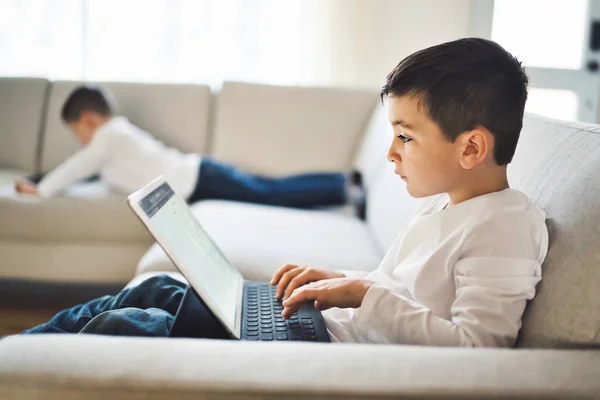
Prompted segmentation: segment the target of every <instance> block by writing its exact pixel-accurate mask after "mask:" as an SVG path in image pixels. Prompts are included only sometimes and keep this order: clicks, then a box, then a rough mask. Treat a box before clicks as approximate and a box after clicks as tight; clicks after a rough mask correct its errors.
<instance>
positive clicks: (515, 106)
mask: <svg viewBox="0 0 600 400" xmlns="http://www.w3.org/2000/svg"><path fill="white" fill-rule="evenodd" d="M527 83H528V79H527V75H526V74H525V70H524V68H523V66H522V65H521V63H520V62H519V61H518V60H517V59H516V58H515V57H513V56H512V55H511V54H510V53H508V52H507V51H506V50H504V49H503V48H502V47H501V46H500V45H498V44H497V43H495V42H492V41H490V40H485V39H479V38H467V39H460V40H455V41H452V42H448V43H443V44H440V45H437V46H433V47H429V48H427V49H424V50H421V51H418V52H416V53H414V54H412V55H410V56H408V57H406V58H405V59H404V60H402V61H400V63H399V64H398V65H397V66H396V68H394V70H393V71H392V72H390V74H389V75H388V76H387V78H386V81H385V84H384V85H383V87H382V88H381V98H382V100H383V98H384V96H386V97H387V96H397V97H401V96H405V95H409V96H415V97H416V98H418V99H419V101H420V102H421V105H422V106H424V110H425V112H426V113H427V115H428V116H429V118H431V120H433V121H434V122H435V123H437V124H438V125H439V127H440V129H441V130H442V132H443V134H444V136H445V137H446V138H447V139H448V140H450V141H451V142H454V141H456V139H457V138H458V136H459V135H460V134H462V133H464V132H466V131H469V130H472V129H475V128H477V127H478V126H479V127H484V128H486V129H488V130H489V131H490V132H491V133H492V134H493V135H494V138H495V146H494V160H495V161H496V163H497V164H498V165H506V164H508V163H510V162H511V161H512V158H513V155H514V153H515V149H516V147H517V142H518V141H519V134H520V132H521V128H522V126H523V113H524V109H525V101H526V100H527Z"/></svg>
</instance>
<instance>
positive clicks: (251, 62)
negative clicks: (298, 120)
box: [0, 0, 328, 84]
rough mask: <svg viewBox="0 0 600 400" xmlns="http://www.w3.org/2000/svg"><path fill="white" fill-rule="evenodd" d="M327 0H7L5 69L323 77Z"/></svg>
mask: <svg viewBox="0 0 600 400" xmlns="http://www.w3.org/2000/svg"><path fill="white" fill-rule="evenodd" d="M321 4H322V2H320V0H52V1H49V0H0V57H1V59H2V62H1V63H0V76H42V77H48V78H51V79H85V80H100V81H103V80H104V81H144V82H200V83H212V84H218V83H220V82H222V81H223V80H226V79H235V80H244V81H262V82H269V83H283V84H306V83H319V73H321V74H322V73H323V72H321V71H320V70H319V68H316V67H315V65H316V64H317V63H323V61H322V60H321V59H320V58H319V57H320V56H322V55H323V54H326V53H324V52H323V51H322V47H323V46H326V45H328V42H327V40H323V37H322V34H321V33H322V32H323V31H324V30H323V29H324V27H325V25H323V24H324V23H325V24H326V23H327V19H326V18H323V17H322V15H321V14H323V13H325V12H326V10H327V7H325V6H321ZM317 17H318V18H317ZM325 29H326V28H325ZM321 65H322V64H321Z"/></svg>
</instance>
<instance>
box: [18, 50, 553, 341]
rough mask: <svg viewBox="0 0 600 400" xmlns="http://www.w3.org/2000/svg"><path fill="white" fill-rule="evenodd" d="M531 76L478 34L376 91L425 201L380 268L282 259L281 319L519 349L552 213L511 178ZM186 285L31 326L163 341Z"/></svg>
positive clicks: (352, 331)
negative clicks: (302, 316)
mask: <svg viewBox="0 0 600 400" xmlns="http://www.w3.org/2000/svg"><path fill="white" fill-rule="evenodd" d="M527 81H528V79H527V76H526V75H525V73H524V70H523V68H522V67H521V64H520V63H519V62H518V61H517V60H516V59H515V58H514V57H512V56H511V55H510V54H509V53H507V52H506V51H505V50H504V49H503V48H502V47H500V46H499V45H498V44H496V43H494V42H491V41H488V40H484V39H461V40H457V41H453V42H448V43H444V44H440V45H437V46H433V47H430V48H427V49H425V50H421V51H419V52H417V53H415V54H412V55H410V56H408V57H407V58H406V59H404V60H402V61H401V62H400V63H399V64H398V66H397V67H396V68H395V69H394V70H393V71H392V72H391V73H390V74H389V75H388V76H387V79H386V81H385V84H384V85H383V88H382V90H381V96H382V99H387V109H388V116H389V120H390V123H391V125H392V127H393V130H394V137H393V138H392V141H391V144H390V147H389V151H388V153H387V159H388V160H389V161H390V162H392V163H394V165H395V172H396V174H397V175H398V176H399V179H401V180H402V181H404V182H405V184H406V188H407V190H408V192H409V193H410V194H411V195H412V196H414V197H418V198H422V197H427V199H426V200H424V202H423V203H422V205H421V206H420V207H419V209H418V211H417V213H416V214H415V216H414V217H413V218H412V220H411V221H410V222H409V223H408V225H407V226H406V228H404V231H403V232H402V233H401V234H400V235H399V236H398V238H397V240H396V241H395V243H394V244H393V245H392V247H391V248H390V250H389V251H388V252H387V254H386V255H385V257H384V259H383V261H382V262H381V264H380V266H379V268H377V269H376V270H374V271H373V272H370V273H368V272H364V273H346V272H334V271H325V270H319V269H316V268H309V267H303V266H297V265H292V264H290V265H285V266H283V267H281V268H280V269H279V270H278V271H277V272H276V273H275V275H274V276H273V278H272V281H271V284H272V285H277V292H276V297H277V298H280V299H282V300H283V307H284V308H283V312H282V314H283V317H284V318H289V317H290V315H292V313H293V312H295V311H296V310H297V309H298V308H299V306H300V305H301V304H303V302H305V301H312V302H314V304H315V307H316V308H317V309H319V310H322V313H323V317H324V319H325V323H326V326H327V329H328V332H329V335H330V337H331V339H332V340H333V341H341V342H367V343H402V344H416V345H436V346H498V347H508V346H512V345H513V344H514V342H515V339H516V337H517V334H518V332H519V329H520V327H521V318H522V315H523V311H524V309H525V306H526V303H527V301H528V300H530V299H532V298H533V297H534V295H535V291H536V289H535V288H536V285H537V283H538V282H539V281H540V280H541V264H542V262H543V261H544V258H545V256H546V253H547V247H548V231H547V228H546V225H545V216H544V213H543V212H542V211H541V210H539V209H538V208H537V207H536V206H535V205H534V204H533V203H532V202H531V201H530V200H529V199H528V198H527V197H526V195H525V194H523V193H522V192H519V191H517V190H514V189H511V188H510V187H509V184H508V180H507V165H508V163H510V162H511V160H512V157H513V154H514V152H515V148H516V146H517V142H518V138H519V133H520V131H521V127H522V124H523V112H524V106H525V101H526V99H527ZM290 228H291V229H293V227H290ZM342 239H343V238H340V240H342ZM185 288H186V285H185V284H183V283H181V282H179V281H177V280H174V279H172V278H169V277H167V276H166V275H161V276H158V277H153V278H150V279H148V280H145V281H143V282H142V283H140V284H139V285H138V286H134V287H131V288H128V289H125V290H123V291H122V292H121V293H120V294H119V295H117V296H105V297H102V298H100V299H96V300H93V301H91V302H89V303H87V304H83V305H78V306H76V307H73V308H71V309H68V310H64V311H62V312H60V313H58V314H57V315H56V316H55V317H54V318H52V319H51V320H50V321H49V322H47V323H45V324H42V325H40V326H37V327H35V328H33V329H30V330H28V331H26V332H24V333H44V332H63V333H77V332H86V333H97V334H116V335H146V336H166V335H167V334H168V332H169V329H170V327H171V325H172V322H173V319H174V315H173V314H174V310H176V309H177V307H178V304H179V302H180V301H181V297H182V295H183V292H184V291H185ZM200 333H201V332H200Z"/></svg>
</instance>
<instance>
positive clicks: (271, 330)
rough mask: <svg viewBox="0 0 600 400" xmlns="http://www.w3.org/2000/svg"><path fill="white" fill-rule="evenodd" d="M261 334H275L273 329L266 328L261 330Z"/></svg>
mask: <svg viewBox="0 0 600 400" xmlns="http://www.w3.org/2000/svg"><path fill="white" fill-rule="evenodd" d="M260 332H261V333H273V328H264V329H261V330H260Z"/></svg>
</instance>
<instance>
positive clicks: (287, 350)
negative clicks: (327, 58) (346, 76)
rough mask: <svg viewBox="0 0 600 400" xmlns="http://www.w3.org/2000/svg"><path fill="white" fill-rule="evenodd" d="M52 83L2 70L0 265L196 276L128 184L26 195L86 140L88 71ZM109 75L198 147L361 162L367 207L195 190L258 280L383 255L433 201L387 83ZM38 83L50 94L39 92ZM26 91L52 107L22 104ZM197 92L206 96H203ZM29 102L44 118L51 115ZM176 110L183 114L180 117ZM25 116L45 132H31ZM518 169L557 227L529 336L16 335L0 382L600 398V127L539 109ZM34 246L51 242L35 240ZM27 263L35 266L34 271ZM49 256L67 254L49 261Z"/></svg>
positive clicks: (8, 387)
mask: <svg viewBox="0 0 600 400" xmlns="http://www.w3.org/2000/svg"><path fill="white" fill-rule="evenodd" d="M21 83H22V84H23V85H25V86H23V87H22V88H17V86H19V85H20V84H21ZM41 83H42V82H41V81H39V80H33V81H32V80H27V79H25V80H23V81H20V82H15V81H13V80H11V79H5V80H0V101H2V102H3V103H4V105H6V106H8V107H9V111H6V110H0V126H1V127H2V129H4V127H7V131H4V130H3V131H0V132H1V133H0V134H1V135H2V138H3V139H2V142H3V143H5V142H6V143H7V144H8V145H9V146H14V147H13V148H11V149H8V150H5V149H3V150H0V162H1V163H2V166H3V167H2V168H5V170H4V171H3V172H2V175H1V176H2V177H3V179H4V180H5V181H4V182H5V183H4V185H5V187H4V189H3V190H4V192H3V193H2V198H1V199H0V215H1V218H2V224H1V225H2V226H3V228H0V229H2V230H3V231H2V232H1V233H0V246H1V247H0V248H1V249H2V250H1V252H0V254H1V258H0V272H1V274H2V275H1V276H0V278H3V279H6V280H10V279H30V280H38V281H44V280H46V281H65V280H66V281H70V282H72V283H73V284H79V283H80V284H83V283H86V282H108V281H112V282H116V283H119V284H122V285H126V284H128V285H134V284H136V283H137V282H139V281H141V280H143V279H146V278H147V277H149V276H152V275H154V274H157V273H168V274H171V275H173V276H176V277H179V279H182V278H181V276H179V275H178V274H177V272H175V270H174V267H173V265H172V264H171V262H170V261H169V259H168V258H167V257H166V256H165V255H164V253H163V252H162V251H161V249H160V248H159V247H158V246H157V245H156V244H152V242H151V240H150V239H149V238H148V237H147V234H146V233H145V232H144V231H143V229H142V228H141V226H139V224H135V223H134V220H132V219H131V215H130V213H128V210H127V209H126V208H125V207H123V201H124V198H123V195H122V194H112V193H109V192H107V191H106V189H105V188H101V187H98V185H96V186H94V185H90V184H80V185H74V187H72V188H70V189H69V190H68V191H67V193H66V194H65V196H64V197H61V198H56V199H51V200H43V201H42V200H31V199H24V198H21V197H19V196H16V195H15V194H14V193H11V189H10V187H9V186H10V185H9V183H6V182H9V181H10V179H14V177H15V176H20V175H23V174H26V173H29V172H31V171H44V170H47V168H50V167H51V166H53V165H55V163H56V162H58V161H59V160H60V159H61V158H62V157H64V156H66V155H67V154H68V153H69V152H70V151H72V150H73V148H74V147H73V144H72V143H70V142H69V140H70V139H69V136H68V134H67V133H66V132H64V130H63V128H62V127H60V124H59V122H58V120H57V119H56V117H55V115H56V114H57V112H56V110H58V107H60V101H59V100H58V99H59V98H61V97H60V96H63V97H62V98H64V95H65V93H66V92H67V91H68V90H67V88H70V87H72V86H73V85H74V84H75V83H73V82H45V84H46V86H45V89H44V90H42V89H39V88H38V89H36V90H37V92H36V91H35V90H34V89H33V87H35V86H36V85H37V84H40V85H41ZM107 86H109V87H110V88H111V90H112V91H113V92H114V93H115V97H116V98H117V101H118V104H119V105H120V107H123V108H122V109H121V110H122V111H121V112H122V113H123V114H125V115H126V116H128V117H129V118H130V119H131V120H132V121H134V122H135V123H137V124H139V125H141V126H143V127H145V128H147V129H150V130H152V128H154V129H153V130H152V131H153V133H155V134H156V135H157V136H159V137H160V138H161V139H163V140H165V141H167V142H169V143H170V144H172V145H175V146H178V147H180V148H181V149H183V150H188V151H191V150H190V149H191V147H187V146H197V147H196V148H195V149H196V150H195V151H199V152H202V153H203V154H211V155H214V156H215V157H219V158H220V159H223V160H225V161H229V162H232V163H234V164H235V165H238V166H240V167H244V168H247V169H249V170H252V171H254V172H259V173H269V174H285V173H292V172H301V171H305V170H306V171H308V170H310V169H322V170H336V169H343V168H346V169H347V168H353V167H354V168H357V169H358V170H360V171H361V172H362V173H363V178H364V181H365V190H366V193H367V213H366V220H364V221H363V220H360V219H358V218H357V217H356V216H355V215H353V214H352V213H351V212H348V210H339V209H322V210H292V209H285V208H279V207H268V206H260V205H253V204H243V203H236V202H228V201H216V200H209V201H203V202H200V203H197V204H195V205H194V206H193V213H194V215H195V216H196V217H197V218H198V220H199V221H200V222H201V223H202V225H203V226H204V227H205V229H206V230H207V231H208V232H209V233H210V234H211V236H212V237H213V238H214V240H215V242H216V243H217V245H218V246H219V247H220V248H221V249H222V250H223V252H224V254H225V255H226V256H227V257H228V258H229V260H230V261H231V262H232V263H233V264H234V265H235V266H236V267H237V268H238V269H239V270H240V271H241V272H242V274H243V275H244V276H245V278H246V279H249V280H266V279H268V278H269V277H270V275H271V274H272V272H273V271H274V270H275V269H276V268H277V267H278V266H280V265H281V264H282V263H289V262H291V263H298V264H307V265H311V266H315V267H318V268H328V269H350V270H352V269H354V270H372V269H374V268H376V267H377V265H378V262H379V261H380V259H381V258H382V256H383V254H384V253H385V250H386V248H387V247H389V245H390V244H391V243H392V242H393V240H394V238H395V237H396V235H398V234H399V233H400V232H401V231H402V228H403V226H404V225H405V224H406V223H407V221H408V219H409V217H410V214H411V212H412V210H413V209H414V207H415V206H416V204H417V203H418V201H417V200H415V199H412V198H410V197H409V196H408V194H407V193H406V191H405V190H404V187H403V186H404V185H403V183H402V182H401V181H400V180H399V179H398V178H397V177H396V176H395V175H394V174H393V173H392V167H391V165H390V164H389V163H387V162H386V161H385V151H386V148H387V145H388V144H389V140H390V139H391V137H392V133H391V129H390V128H389V127H388V125H387V121H386V113H385V109H384V108H382V107H381V105H379V104H378V99H377V93H376V91H375V90H368V89H365V90H363V89H334V88H295V87H275V86H267V85H259V84H248V83H237V82H226V83H225V84H223V87H222V88H220V89H216V90H210V89H209V88H206V87H197V86H193V85H190V87H188V86H186V85H180V86H178V85H143V84H123V83H110V84H107ZM5 87H8V88H13V89H14V90H15V91H17V92H19V91H20V90H24V91H25V90H26V91H27V93H28V94H27V95H25V94H23V93H20V92H19V94H18V95H17V94H15V95H14V96H12V97H11V99H8V100H7V99H6V98H5V94H4V93H12V92H5V90H8V89H5ZM121 88H122V91H119V90H117V89H121ZM13 89H10V90H13ZM180 90H181V93H182V95H181V98H180V97H179V95H178V93H179V91H180ZM184 93H185V94H184ZM38 94H39V95H40V96H42V100H39V99H38V102H37V103H36V102H34V101H32V99H31V98H29V99H28V97H27V96H32V97H35V96H36V95H38ZM181 99H185V101H183V100H181ZM19 101H22V103H18V102H19ZM161 101H164V103H160V102H161ZM183 103H186V104H185V105H184V104H183ZM188 103H193V104H195V105H196V106H193V107H192V106H191V105H189V104H188ZM15 104H21V107H25V106H27V107H31V110H32V111H33V110H37V106H40V107H41V108H42V110H41V111H39V110H38V111H37V114H33V113H30V112H28V113H27V114H26V115H28V117H26V118H25V117H23V115H25V114H23V115H21V114H20V113H21V112H24V111H22V110H21V107H18V108H15V107H14V105H15ZM157 104H163V105H164V106H157ZM180 104H181V106H180ZM200 104H203V105H205V106H206V108H205V109H202V110H198V111H194V110H195V107H197V106H199V105H200ZM11 106H12V107H13V109H12V110H13V111H12V112H11V111H10V107H11ZM138 107H139V108H138ZM182 107H184V108H182ZM187 107H189V108H187ZM2 108H4V107H2ZM52 110H54V111H52ZM207 110H208V111H207ZM167 111H169V113H171V115H167ZM186 112H190V115H185V113H186ZM177 113H181V114H177ZM32 115H39V116H40V118H41V121H40V124H39V126H36V125H35V123H34V122H35V121H32V120H30V119H31V118H32V117H31V116H32ZM174 115H178V118H175V117H174ZM142 116H144V117H147V118H148V121H147V122H146V120H144V118H142ZM13 118H16V119H17V120H16V121H13V120H12V119H13ZM168 118H173V119H171V120H169V119H168ZM194 118H197V119H194ZM6 121H8V122H6ZM169 121H170V123H173V124H176V123H181V126H179V125H178V127H180V129H179V128H178V129H173V131H172V132H171V130H167V128H166V127H168V126H169ZM146 123H147V125H145V124H146ZM150 123H152V124H155V125H152V126H151V125H150ZM161 123H164V124H165V125H160V124H161ZM161 126H162V127H163V130H161V129H159V128H161ZM25 127H28V129H29V128H31V129H32V132H34V131H35V132H36V133H37V136H36V135H33V136H32V137H30V138H25V137H23V135H22V134H21V133H20V132H25ZM14 130H17V131H18V132H14ZM167 132H168V133H167ZM192 132H193V135H196V134H197V136H195V137H196V138H197V139H196V140H191V139H190V137H189V135H192ZM179 134H181V135H179ZM51 135H56V136H55V139H52V140H51V141H50V140H49V137H52V136H51ZM171 135H173V136H171ZM4 138H8V139H10V141H6V140H5V139H4ZM34 138H37V140H34ZM50 142H52V145H48V143H50ZM47 145H48V146H53V147H46V146H47ZM28 146H33V147H28ZM69 146H71V147H69ZM44 159H45V160H46V161H44ZM509 182H510V184H511V186H512V187H513V188H516V189H520V190H522V191H524V192H525V193H526V194H527V195H528V196H529V197H530V198H531V199H532V200H533V201H534V202H535V203H536V204H537V205H538V206H539V207H540V208H542V209H543V210H544V211H545V212H546V214H547V217H548V219H547V224H548V229H549V233H550V248H549V252H548V256H547V258H546V261H545V262H544V265H543V266H542V269H543V276H544V277H543V280H542V282H541V283H540V284H539V285H538V293H537V296H536V297H535V299H534V300H533V301H531V302H530V303H529V304H528V306H527V309H526V311H525V315H524V318H523V326H522V329H521V331H520V334H519V338H518V341H517V344H516V348H515V349H473V348H441V347H422V346H408V345H364V344H312V343H297V342H293V343H281V342H279V343H251V344H250V343H245V342H238V341H215V340H194V339H157V338H117V337H105V336H95V335H74V336H61V335H43V336H18V337H9V338H5V339H2V340H0V360H2V362H1V363H0V398H15V399H16V398H56V399H58V398H60V399H79V398H86V399H104V398H115V399H120V398H122V399H138V398H139V399H141V398H144V399H159V398H161V399H162V398H169V399H192V398H194V399H215V398H219V399H226V398H231V399H234V398H235V399H238V398H239V399H254V398H280V397H285V398H292V399H304V398H311V399H321V398H364V399H367V398H369V399H370V398H407V399H413V398H461V399H465V398H466V399H470V398H488V397H491V398H541V397H543V398H596V397H600V352H599V351H598V350H597V348H598V347H599V345H600V307H598V301H599V300H600V294H599V293H600V268H599V266H600V250H599V246H598V243H600V126H596V125H590V124H580V123H567V122H562V121H557V120H552V119H548V118H543V117H539V116H536V115H526V117H525V121H524V127H523V130H522V132H521V139H520V142H519V146H518V148H517V152H516V154H515V158H514V161H513V163H512V164H511V165H510V167H509ZM92 186H94V187H92ZM15 215H16V216H15ZM23 218H25V219H26V220H25V221H27V222H28V223H26V224H22V221H23ZM40 221H43V225H41V227H40V226H39V224H41V223H40ZM32 224H35V225H33V227H32ZM36 227H37V228H38V229H35V228H36ZM63 227H64V228H63ZM92 227H93V228H92ZM53 235H56V236H53ZM11 246H15V247H14V249H13V250H11ZM19 247H20V248H24V249H26V250H27V252H31V253H35V252H40V255H34V254H27V255H24V256H20V255H19V253H18V251H19V250H18V248H19ZM109 253H110V254H109ZM19 257H21V258H19ZM72 259H75V260H77V261H76V262H73V261H72ZM28 262H31V263H32V265H35V267H32V269H27V268H28V266H29V264H28ZM36 262H37V264H36ZM111 262H113V263H114V264H111V265H109V264H110V263H111ZM48 263H51V264H52V266H53V267H54V268H53V269H44V265H47V264H48ZM134 275H135V277H134Z"/></svg>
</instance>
